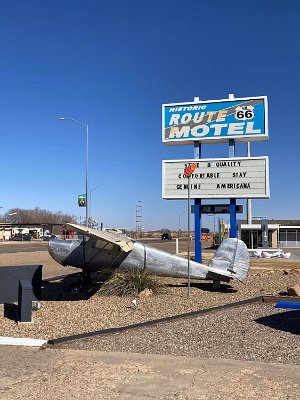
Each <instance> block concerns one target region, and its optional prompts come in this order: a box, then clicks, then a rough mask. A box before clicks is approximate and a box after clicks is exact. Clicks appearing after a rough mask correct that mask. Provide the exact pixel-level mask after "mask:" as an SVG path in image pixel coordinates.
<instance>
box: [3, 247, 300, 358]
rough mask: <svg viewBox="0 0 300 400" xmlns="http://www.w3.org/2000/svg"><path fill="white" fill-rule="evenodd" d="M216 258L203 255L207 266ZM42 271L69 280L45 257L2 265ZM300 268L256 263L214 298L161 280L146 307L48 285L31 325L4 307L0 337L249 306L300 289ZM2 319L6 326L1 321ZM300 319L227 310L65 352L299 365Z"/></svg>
mask: <svg viewBox="0 0 300 400" xmlns="http://www.w3.org/2000/svg"><path fill="white" fill-rule="evenodd" d="M211 256H212V254H205V255H204V263H206V262H207V261H208V259H209V258H210V257H211ZM40 263H41V264H43V265H44V269H43V276H44V277H47V278H50V277H51V276H52V277H53V276H57V275H58V274H59V273H60V274H64V273H65V274H72V273H74V272H75V270H74V269H73V268H65V269H63V268H61V267H60V266H58V264H56V263H55V262H54V261H53V260H52V259H51V258H50V256H48V253H47V252H34V253H17V254H14V255H11V254H9V255H8V254H1V257H0V264H1V265H25V264H40ZM299 272H300V262H299V260H272V261H270V260H266V261H265V260H251V272H250V275H249V277H248V279H247V281H246V285H243V284H241V283H239V282H231V283H230V285H222V292H212V285H211V283H210V282H196V281H192V290H191V296H190V298H188V296H187V286H186V284H187V282H186V280H185V279H173V278H159V280H160V281H161V283H163V284H165V287H164V288H163V289H162V292H161V293H160V294H159V295H155V296H153V297H151V298H149V299H139V298H138V299H137V304H138V307H137V308H132V307H131V301H132V298H131V297H125V298H118V297H114V296H111V297H102V296H99V295H97V294H94V295H93V296H91V297H88V296H82V297H81V298H80V299H79V300H78V299H77V298H74V297H73V298H72V297H70V295H69V294H68V293H67V286H68V284H69V283H70V282H71V281H72V277H68V278H65V279H57V280H55V281H51V282H49V283H47V284H46V285H45V289H44V290H43V299H42V301H41V305H42V307H41V309H40V311H37V312H34V313H33V321H34V322H33V323H32V324H20V325H18V324H16V322H15V321H14V317H15V315H14V308H15V307H14V306H13V305H9V306H7V305H6V306H5V307H4V306H3V305H0V335H1V336H13V337H32V338H42V339H55V338H59V337H64V336H68V335H74V334H81V333H84V332H92V331H97V330H103V329H108V328H112V327H121V326H126V325H130V324H135V323H139V322H144V321H148V320H153V319H158V318H163V317H166V316H172V315H176V314H181V313H187V312H190V311H197V310H201V309H205V308H210V307H214V306H219V305H222V304H227V303H231V302H236V301H240V300H245V299H248V298H252V297H256V296H261V295H266V294H272V295H277V294H278V293H279V292H281V291H285V290H286V287H287V286H289V285H291V284H293V283H295V282H299V281H300V274H299ZM4 314H5V316H6V318H4V317H3V315H4ZM299 321H300V317H299V312H296V311H288V312H287V311H283V310H275V309H274V308H273V307H272V305H270V304H255V305H251V306H250V305H248V306H242V307H239V308H235V309H227V310H223V311H220V312H216V313H214V314H210V315H205V316H201V317H198V318H193V319H188V320H187V319H185V320H182V321H177V322H172V323H168V324H167V323H164V324H162V325H158V326H152V327H147V328H142V329H138V330H135V331H126V332H122V333H119V334H114V335H112V336H106V337H98V338H96V337H93V338H90V339H89V340H87V339H85V340H84V339H81V340H80V341H73V342H67V343H66V344H65V345H64V346H65V347H72V348H76V349H78V348H85V349H97V350H107V351H130V352H131V351H132V352H144V353H146V352H147V353H149V352H150V353H159V354H174V355H190V356H201V357H224V358H237V359H243V360H256V361H268V362H281V363H294V364H300V359H299V348H300V337H299V326H300V322H299Z"/></svg>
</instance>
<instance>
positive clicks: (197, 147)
mask: <svg viewBox="0 0 300 400" xmlns="http://www.w3.org/2000/svg"><path fill="white" fill-rule="evenodd" d="M194 158H197V159H199V158H201V143H200V142H194ZM194 220H195V239H194V240H195V261H196V262H199V263H201V262H202V243H201V199H195V202H194Z"/></svg>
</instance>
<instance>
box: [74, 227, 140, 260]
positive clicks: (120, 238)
mask: <svg viewBox="0 0 300 400" xmlns="http://www.w3.org/2000/svg"><path fill="white" fill-rule="evenodd" d="M67 227H69V228H71V229H72V230H74V231H75V232H79V233H82V234H83V235H85V236H89V237H92V238H94V239H101V240H103V241H105V242H109V243H112V244H114V245H116V246H118V247H119V248H120V249H121V250H122V251H124V252H126V253H129V252H130V251H131V250H132V249H133V247H134V242H133V240H132V239H131V238H129V237H127V236H125V235H122V234H120V233H115V232H106V231H99V230H97V229H92V228H89V227H87V226H83V225H77V224H69V223H68V224H67Z"/></svg>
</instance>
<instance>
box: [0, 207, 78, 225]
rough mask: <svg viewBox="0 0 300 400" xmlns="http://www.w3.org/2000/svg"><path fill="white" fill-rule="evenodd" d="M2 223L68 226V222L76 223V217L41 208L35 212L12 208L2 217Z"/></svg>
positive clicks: (35, 209)
mask: <svg viewBox="0 0 300 400" xmlns="http://www.w3.org/2000/svg"><path fill="white" fill-rule="evenodd" d="M1 221H2V222H11V223H14V224H35V223H36V224H63V225H64V224H66V223H67V222H70V223H76V222H77V221H76V216H75V215H71V214H64V213H63V212H61V211H57V212H53V211H49V210H43V209H41V208H39V207H36V208H34V209H33V210H24V209H22V208H11V209H10V210H8V211H7V212H6V213H5V214H3V215H2V216H1Z"/></svg>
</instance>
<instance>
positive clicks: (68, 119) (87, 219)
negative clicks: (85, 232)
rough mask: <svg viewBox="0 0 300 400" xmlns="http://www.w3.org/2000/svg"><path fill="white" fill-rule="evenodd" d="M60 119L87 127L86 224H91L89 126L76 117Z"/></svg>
mask: <svg viewBox="0 0 300 400" xmlns="http://www.w3.org/2000/svg"><path fill="white" fill-rule="evenodd" d="M57 119H58V120H59V121H64V120H66V121H73V122H76V124H78V125H81V126H84V127H85V129H86V158H85V159H86V163H85V226H86V227H88V226H89V201H90V199H89V198H88V188H89V184H88V181H89V126H88V125H87V124H83V123H82V122H80V121H77V120H76V119H74V118H64V117H60V118H57Z"/></svg>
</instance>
